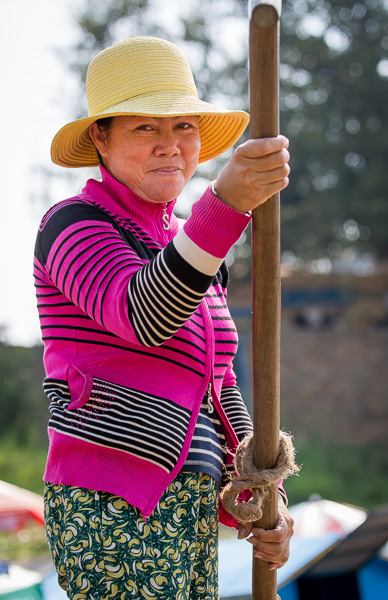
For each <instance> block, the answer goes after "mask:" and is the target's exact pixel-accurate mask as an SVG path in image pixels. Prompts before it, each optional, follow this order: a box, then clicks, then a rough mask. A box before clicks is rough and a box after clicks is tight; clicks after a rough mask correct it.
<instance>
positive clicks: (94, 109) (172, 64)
mask: <svg viewBox="0 0 388 600" xmlns="http://www.w3.org/2000/svg"><path fill="white" fill-rule="evenodd" d="M162 90H171V91H172V90H174V91H180V92H181V93H182V92H183V93H184V94H188V95H189V96H194V97H196V98H198V93H197V89H196V86H195V83H194V78H193V75H192V73H191V69H190V66H189V64H188V62H187V60H186V57H185V56H184V54H183V53H182V51H181V50H180V49H179V48H178V47H177V46H175V44H172V43H171V42H167V41H166V40H162V39H160V38H151V37H145V36H144V37H143V36H142V37H134V38H130V39H127V40H124V41H123V42H121V43H119V44H115V45H114V46H110V47H109V48H106V49H105V50H103V51H102V52H100V53H99V54H98V55H97V56H96V57H95V58H94V59H93V60H92V62H91V63H90V65H89V68H88V72H87V76H86V94H87V99H88V112H89V116H91V117H92V116H95V115H98V114H99V113H101V112H102V111H106V109H108V108H109V107H111V106H114V105H115V104H118V103H120V102H123V101H125V100H129V99H131V98H135V97H136V96H141V95H142V94H150V93H152V92H160V91H162Z"/></svg>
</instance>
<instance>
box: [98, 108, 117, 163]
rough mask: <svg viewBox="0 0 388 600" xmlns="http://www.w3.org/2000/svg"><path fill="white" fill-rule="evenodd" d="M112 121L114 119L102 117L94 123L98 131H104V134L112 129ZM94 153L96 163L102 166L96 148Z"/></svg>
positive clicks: (100, 157)
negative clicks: (95, 153) (96, 159)
mask: <svg viewBox="0 0 388 600" xmlns="http://www.w3.org/2000/svg"><path fill="white" fill-rule="evenodd" d="M113 119H114V117H103V118H102V119H97V121H96V123H97V127H98V128H99V129H100V130H104V131H105V132H107V131H109V129H110V128H111V127H112V123H113ZM96 152H97V157H98V162H99V163H100V165H102V166H104V162H103V160H102V156H101V154H100V153H99V151H98V150H97V148H96Z"/></svg>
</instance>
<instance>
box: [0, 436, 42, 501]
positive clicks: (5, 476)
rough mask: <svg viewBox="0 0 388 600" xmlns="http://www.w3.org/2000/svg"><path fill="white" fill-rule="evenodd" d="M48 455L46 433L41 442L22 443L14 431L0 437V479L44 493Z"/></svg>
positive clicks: (37, 492)
mask: <svg viewBox="0 0 388 600" xmlns="http://www.w3.org/2000/svg"><path fill="white" fill-rule="evenodd" d="M46 456H47V436H46V435H45V439H44V442H43V440H42V441H40V442H39V443H38V442H36V441H35V442H34V441H31V440H30V441H28V440H27V441H25V442H24V443H20V442H19V441H17V439H16V436H13V435H12V433H10V434H8V435H7V436H2V437H0V480H2V481H7V482H8V483H12V484H13V485H17V486H19V487H22V488H26V489H27V490H31V491H32V492H35V493H36V494H43V480H42V478H43V473H44V467H45V464H46Z"/></svg>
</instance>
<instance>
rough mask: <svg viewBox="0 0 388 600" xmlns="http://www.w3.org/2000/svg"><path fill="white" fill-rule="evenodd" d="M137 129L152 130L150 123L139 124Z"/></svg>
mask: <svg viewBox="0 0 388 600" xmlns="http://www.w3.org/2000/svg"><path fill="white" fill-rule="evenodd" d="M136 130H137V131H152V126H151V125H139V126H138V127H136Z"/></svg>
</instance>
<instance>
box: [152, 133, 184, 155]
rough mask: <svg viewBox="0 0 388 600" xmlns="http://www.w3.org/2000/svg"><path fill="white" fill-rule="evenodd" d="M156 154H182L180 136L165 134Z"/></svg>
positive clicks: (158, 144) (156, 149) (157, 146)
mask: <svg viewBox="0 0 388 600" xmlns="http://www.w3.org/2000/svg"><path fill="white" fill-rule="evenodd" d="M155 154H156V155H157V156H169V157H170V156H176V155H177V154H180V147H179V139H178V136H177V135H176V134H175V133H174V132H171V133H169V134H164V135H163V136H161V139H160V140H159V142H158V143H157V145H156V148H155Z"/></svg>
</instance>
